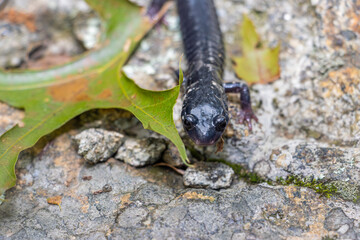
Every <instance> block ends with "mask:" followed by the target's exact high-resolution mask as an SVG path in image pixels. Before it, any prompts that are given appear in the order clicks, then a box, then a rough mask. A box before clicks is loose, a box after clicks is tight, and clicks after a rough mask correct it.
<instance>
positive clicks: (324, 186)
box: [208, 159, 338, 198]
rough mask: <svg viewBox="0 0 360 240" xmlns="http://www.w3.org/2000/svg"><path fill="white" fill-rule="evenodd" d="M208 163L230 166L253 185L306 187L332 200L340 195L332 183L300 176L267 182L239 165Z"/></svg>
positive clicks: (212, 160) (221, 160) (219, 160)
mask: <svg viewBox="0 0 360 240" xmlns="http://www.w3.org/2000/svg"><path fill="white" fill-rule="evenodd" d="M208 161H210V162H221V163H224V164H226V165H228V166H229V167H231V168H232V169H233V170H234V172H235V173H236V175H238V176H239V178H241V179H243V180H245V181H246V182H248V183H251V184H257V183H263V182H266V183H267V184H269V185H272V186H275V185H282V186H289V185H295V186H298V187H306V188H310V189H312V190H314V191H315V192H317V193H319V194H320V195H321V196H325V197H327V198H330V197H331V196H332V195H333V194H335V193H338V190H337V187H336V185H335V184H332V183H323V182H321V181H318V180H315V179H310V178H300V177H298V176H288V177H287V178H286V179H283V178H282V177H280V178H277V179H276V181H271V180H265V179H264V178H262V177H261V176H259V175H258V174H256V173H253V172H249V171H248V170H247V169H245V168H244V167H243V166H241V165H239V164H235V163H230V162H228V161H226V160H223V159H209V160H208Z"/></svg>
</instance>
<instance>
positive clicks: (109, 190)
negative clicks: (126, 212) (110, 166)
mask: <svg viewBox="0 0 360 240" xmlns="http://www.w3.org/2000/svg"><path fill="white" fill-rule="evenodd" d="M102 191H103V192H111V191H112V187H111V185H110V184H105V185H104V186H103V187H102Z"/></svg>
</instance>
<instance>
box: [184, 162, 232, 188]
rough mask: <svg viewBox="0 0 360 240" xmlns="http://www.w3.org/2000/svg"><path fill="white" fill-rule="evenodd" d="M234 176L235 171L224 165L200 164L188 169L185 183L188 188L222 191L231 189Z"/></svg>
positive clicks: (214, 163)
mask: <svg viewBox="0 0 360 240" xmlns="http://www.w3.org/2000/svg"><path fill="white" fill-rule="evenodd" d="M234 175H235V173H234V170H233V169H232V168H231V167H229V166H227V165H225V164H223V163H219V162H198V163H195V164H194V167H189V168H187V169H186V171H185V174H184V176H183V181H184V185H185V186H187V187H198V188H210V189H222V188H228V187H230V185H231V182H232V180H233V178H234Z"/></svg>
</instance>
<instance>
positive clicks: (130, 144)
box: [115, 138, 166, 167]
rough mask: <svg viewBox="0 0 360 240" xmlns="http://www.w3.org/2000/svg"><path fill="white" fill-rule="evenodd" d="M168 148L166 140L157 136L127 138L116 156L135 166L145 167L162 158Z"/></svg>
mask: <svg viewBox="0 0 360 240" xmlns="http://www.w3.org/2000/svg"><path fill="white" fill-rule="evenodd" d="M165 149H166V145H165V142H164V140H162V139H157V138H143V139H136V138H127V139H126V140H125V141H124V143H123V144H122V145H121V147H120V148H119V150H118V152H117V154H116V156H115V158H116V159H119V160H122V161H124V162H126V163H127V164H130V165H131V166H133V167H144V166H146V165H150V164H153V163H155V162H157V161H159V160H160V159H161V155H162V153H163V152H164V150H165Z"/></svg>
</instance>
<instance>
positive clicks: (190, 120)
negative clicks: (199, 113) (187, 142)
mask: <svg viewBox="0 0 360 240" xmlns="http://www.w3.org/2000/svg"><path fill="white" fill-rule="evenodd" d="M197 121H198V120H197V118H196V117H195V116H194V115H192V114H188V115H186V116H184V119H183V125H184V127H185V128H186V129H187V130H190V129H192V128H193V127H194V126H195V124H196V123H197Z"/></svg>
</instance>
